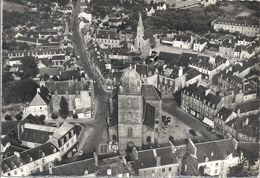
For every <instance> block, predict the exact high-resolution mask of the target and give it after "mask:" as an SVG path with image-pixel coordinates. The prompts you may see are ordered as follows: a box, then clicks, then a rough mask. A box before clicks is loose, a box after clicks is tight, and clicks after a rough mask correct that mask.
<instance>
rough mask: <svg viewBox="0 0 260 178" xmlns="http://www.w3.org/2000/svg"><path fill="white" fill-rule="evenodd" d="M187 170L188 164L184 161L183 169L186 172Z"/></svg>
mask: <svg viewBox="0 0 260 178" xmlns="http://www.w3.org/2000/svg"><path fill="white" fill-rule="evenodd" d="M187 170H188V165H187V163H185V165H184V171H185V172H187Z"/></svg>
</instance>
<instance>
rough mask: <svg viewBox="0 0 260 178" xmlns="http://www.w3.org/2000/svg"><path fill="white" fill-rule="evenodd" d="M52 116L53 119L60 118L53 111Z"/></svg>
mask: <svg viewBox="0 0 260 178" xmlns="http://www.w3.org/2000/svg"><path fill="white" fill-rule="evenodd" d="M51 118H52V119H53V120H56V119H58V115H57V114H55V113H54V112H53V113H52V114H51Z"/></svg>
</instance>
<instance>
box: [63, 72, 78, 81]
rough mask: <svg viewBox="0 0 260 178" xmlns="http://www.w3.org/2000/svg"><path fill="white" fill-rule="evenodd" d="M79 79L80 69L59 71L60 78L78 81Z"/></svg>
mask: <svg viewBox="0 0 260 178" xmlns="http://www.w3.org/2000/svg"><path fill="white" fill-rule="evenodd" d="M80 79H81V75H80V71H78V70H67V71H63V72H61V75H60V80H61V81H63V80H78V81H80Z"/></svg>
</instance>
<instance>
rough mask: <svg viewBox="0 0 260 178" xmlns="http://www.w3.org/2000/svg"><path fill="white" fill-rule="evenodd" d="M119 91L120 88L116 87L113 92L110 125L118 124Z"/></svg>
mask: <svg viewBox="0 0 260 178" xmlns="http://www.w3.org/2000/svg"><path fill="white" fill-rule="evenodd" d="M118 91H119V89H118V88H116V89H115V90H114V91H113V93H112V94H111V99H112V105H113V110H110V120H109V126H114V125H117V124H118ZM110 109H111V108H110Z"/></svg>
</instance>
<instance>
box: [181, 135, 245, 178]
mask: <svg viewBox="0 0 260 178" xmlns="http://www.w3.org/2000/svg"><path fill="white" fill-rule="evenodd" d="M187 152H188V154H189V155H190V157H189V158H190V159H189V161H187V160H186V161H184V162H183V164H184V167H187V166H192V167H193V169H195V170H196V172H197V173H199V175H204V176H223V175H224V176H225V175H226V174H227V171H228V169H229V168H230V167H233V166H236V165H238V164H239V163H240V162H241V155H239V153H238V151H237V142H236V141H235V140H232V139H223V140H215V141H209V142H202V143H196V144H194V143H193V142H192V141H191V139H188V144H187ZM188 162H192V164H188ZM190 169H192V168H190Z"/></svg>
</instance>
